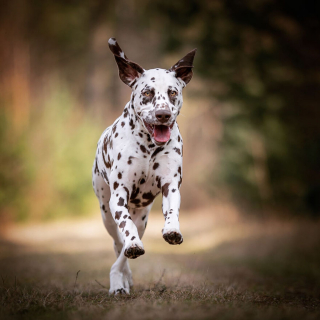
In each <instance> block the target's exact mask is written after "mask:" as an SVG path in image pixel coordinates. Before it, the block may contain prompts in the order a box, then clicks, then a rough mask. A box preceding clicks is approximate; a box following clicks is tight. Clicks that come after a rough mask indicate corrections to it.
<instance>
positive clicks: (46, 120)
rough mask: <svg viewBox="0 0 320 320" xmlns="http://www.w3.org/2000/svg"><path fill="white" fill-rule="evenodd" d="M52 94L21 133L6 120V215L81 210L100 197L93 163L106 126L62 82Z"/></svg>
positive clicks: (3, 152)
mask: <svg viewBox="0 0 320 320" xmlns="http://www.w3.org/2000/svg"><path fill="white" fill-rule="evenodd" d="M46 98H47V101H48V102H47V103H45V104H43V105H42V109H41V110H37V111H36V112H34V113H33V114H32V115H31V120H30V122H31V123H32V125H31V126H30V127H28V128H26V129H24V130H23V131H22V132H20V133H19V134H18V135H17V134H15V133H14V132H13V130H12V128H9V127H8V126H6V125H2V126H1V131H0V134H1V136H0V139H1V142H2V143H1V157H0V163H1V168H2V170H1V175H0V179H1V185H2V186H4V187H3V188H1V193H0V201H1V202H0V205H1V208H2V214H3V215H4V216H5V217H6V218H10V219H14V220H18V221H22V220H25V219H27V218H28V217H29V216H30V215H32V217H33V219H38V220H39V219H41V220H46V219H52V218H61V217H66V216H81V215H83V214H87V213H88V212H89V211H90V210H91V208H92V205H93V202H94V201H95V196H94V194H93V192H92V186H91V183H90V181H91V166H92V163H93V155H94V153H95V148H96V142H97V139H98V137H99V135H100V133H101V130H102V127H99V126H97V123H93V121H92V119H91V118H87V117H86V114H85V113H84V112H83V111H82V110H81V109H79V108H77V107H76V104H75V102H74V101H73V100H72V98H71V96H70V94H69V93H68V91H66V89H64V88H63V86H62V85H61V84H60V85H54V86H53V87H52V89H51V90H50V92H48V95H47V97H46ZM5 119H6V117H5V116H4V117H2V121H5ZM5 124H6V123H5Z"/></svg>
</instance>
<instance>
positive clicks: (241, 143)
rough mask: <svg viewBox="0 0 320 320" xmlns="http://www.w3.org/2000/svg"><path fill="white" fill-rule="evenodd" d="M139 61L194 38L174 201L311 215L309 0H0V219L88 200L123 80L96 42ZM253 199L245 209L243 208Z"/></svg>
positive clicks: (313, 82)
mask: <svg viewBox="0 0 320 320" xmlns="http://www.w3.org/2000/svg"><path fill="white" fill-rule="evenodd" d="M112 36H113V37H116V38H117V39H118V41H119V43H120V45H121V46H122V47H123V50H124V51H125V52H126V54H127V55H128V56H129V57H130V59H131V60H133V61H136V62H137V63H139V64H141V65H142V66H143V67H144V68H146V69H149V68H154V67H162V68H169V67H170V66H171V65H172V64H174V63H175V62H176V60H178V59H179V58H181V57H182V56H183V55H184V54H186V53H187V52H188V51H189V50H191V49H193V48H195V47H196V48H198V52H197V55H196V59H195V68H194V78H193V80H192V83H190V85H189V86H188V88H187V89H185V93H184V98H185V103H184V106H183V110H182V114H181V116H180V117H179V125H180V127H181V131H182V134H183V137H184V142H185V155H184V183H183V187H182V196H183V198H182V199H183V201H182V209H191V210H192V209H194V208H199V207H201V206H207V205H209V204H210V203H211V202H212V201H213V202H214V201H227V202H232V203H234V204H235V205H237V206H239V208H241V210H242V211H244V212H253V213H254V214H263V212H266V210H268V211H269V210H272V211H273V212H276V213H277V214H283V213H286V214H288V213H292V214H298V215H314V216H316V215H318V214H319V209H320V167H319V163H320V126H319V117H320V108H319V101H320V90H319V82H320V41H319V40H320V39H319V38H320V25H319V4H318V2H317V1H303V2H302V1H300V2H299V1H289V0H288V1H286V0H283V1H275V0H264V1H254V0H246V1H219V0H214V1H196V0H185V1H180V0H178V1H169V0H154V1H146V0H141V1H129V0H118V1H112V0H108V1H106V0H90V1H87V0H83V1H75V0H74V1H72V0H69V1H65V0H64V1H60V0H54V1H53V0H42V1H37V0H33V1H26V0H12V1H1V12H0V43H1V53H0V70H1V73H0V113H1V117H0V121H1V126H0V128H1V129H0V141H1V142H0V148H1V156H0V183H1V191H0V207H1V219H3V220H10V221H24V220H28V219H36V220H46V219H54V218H59V217H65V216H73V217H77V216H81V215H88V214H92V212H96V211H97V210H96V209H97V203H96V201H95V199H94V194H93V192H92V189H91V182H90V175H91V164H92V160H93V157H94V154H95V146H96V142H97V140H98V138H99V136H100V134H101V132H102V131H103V130H104V128H105V127H107V126H109V125H110V124H111V123H112V122H113V121H114V120H115V119H116V118H117V117H118V116H119V115H120V113H121V112H122V110H123V107H124V105H125V103H126V102H127V101H128V100H129V97H130V89H129V88H127V87H126V86H125V85H124V84H123V83H122V82H121V81H120V80H119V78H118V75H117V73H118V71H117V67H116V64H115V62H114V59H113V56H112V54H111V52H110V51H109V49H108V44H107V41H108V39H109V38H110V37H112ZM252 209H253V211H252Z"/></svg>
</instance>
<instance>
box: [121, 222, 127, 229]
mask: <svg viewBox="0 0 320 320" xmlns="http://www.w3.org/2000/svg"><path fill="white" fill-rule="evenodd" d="M126 224H127V221H122V222H121V223H120V224H119V227H120V228H122V231H123V228H124V227H125V226H126Z"/></svg>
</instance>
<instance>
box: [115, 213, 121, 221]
mask: <svg viewBox="0 0 320 320" xmlns="http://www.w3.org/2000/svg"><path fill="white" fill-rule="evenodd" d="M121 214H122V211H116V214H115V219H116V220H119V219H120V217H121Z"/></svg>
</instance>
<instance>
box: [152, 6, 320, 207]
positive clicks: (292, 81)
mask: <svg viewBox="0 0 320 320" xmlns="http://www.w3.org/2000/svg"><path fill="white" fill-rule="evenodd" d="M150 12H151V13H152V14H154V15H156V16H158V15H159V14H161V15H162V19H163V21H164V23H163V26H162V27H163V30H162V32H161V35H162V39H163V40H164V43H165V44H166V45H165V47H164V50H171V51H176V50H179V49H180V48H181V47H183V46H185V45H186V44H188V46H190V45H191V44H193V45H194V46H195V47H197V48H198V54H197V58H196V61H195V70H196V72H197V73H200V74H201V75H202V76H203V77H204V78H205V79H207V85H206V86H203V90H202V92H199V94H209V95H211V96H212V97H215V98H217V99H218V100H219V101H224V102H225V104H224V107H223V108H224V109H223V110H222V114H223V117H222V121H223V127H224V134H223V137H222V139H221V141H220V152H221V156H220V165H219V166H218V167H217V168H216V169H217V170H215V171H214V174H213V176H211V177H210V180H208V183H209V184H212V183H213V184H215V183H216V182H217V180H220V182H221V183H222V184H223V185H225V186H227V188H228V189H229V190H232V193H233V195H234V196H235V197H236V198H237V199H242V200H247V201H249V202H250V203H271V204H274V203H276V204H278V205H284V206H287V207H289V208H291V209H292V208H294V209H295V210H302V211H303V210H305V209H309V210H311V211H312V212H314V213H319V211H320V165H319V164H320V144H319V141H320V127H319V125H318V119H319V118H320V109H319V101H320V90H319V84H320V19H319V18H320V4H319V2H317V1H303V2H301V1H300V2H299V1H298V2H297V1H289V0H282V1H277V0H267V1H254V0H246V1H196V0H187V1H175V2H172V1H169V0H161V1H160V0H159V1H153V2H150ZM213 107H214V106H213ZM216 178H218V179H216Z"/></svg>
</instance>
